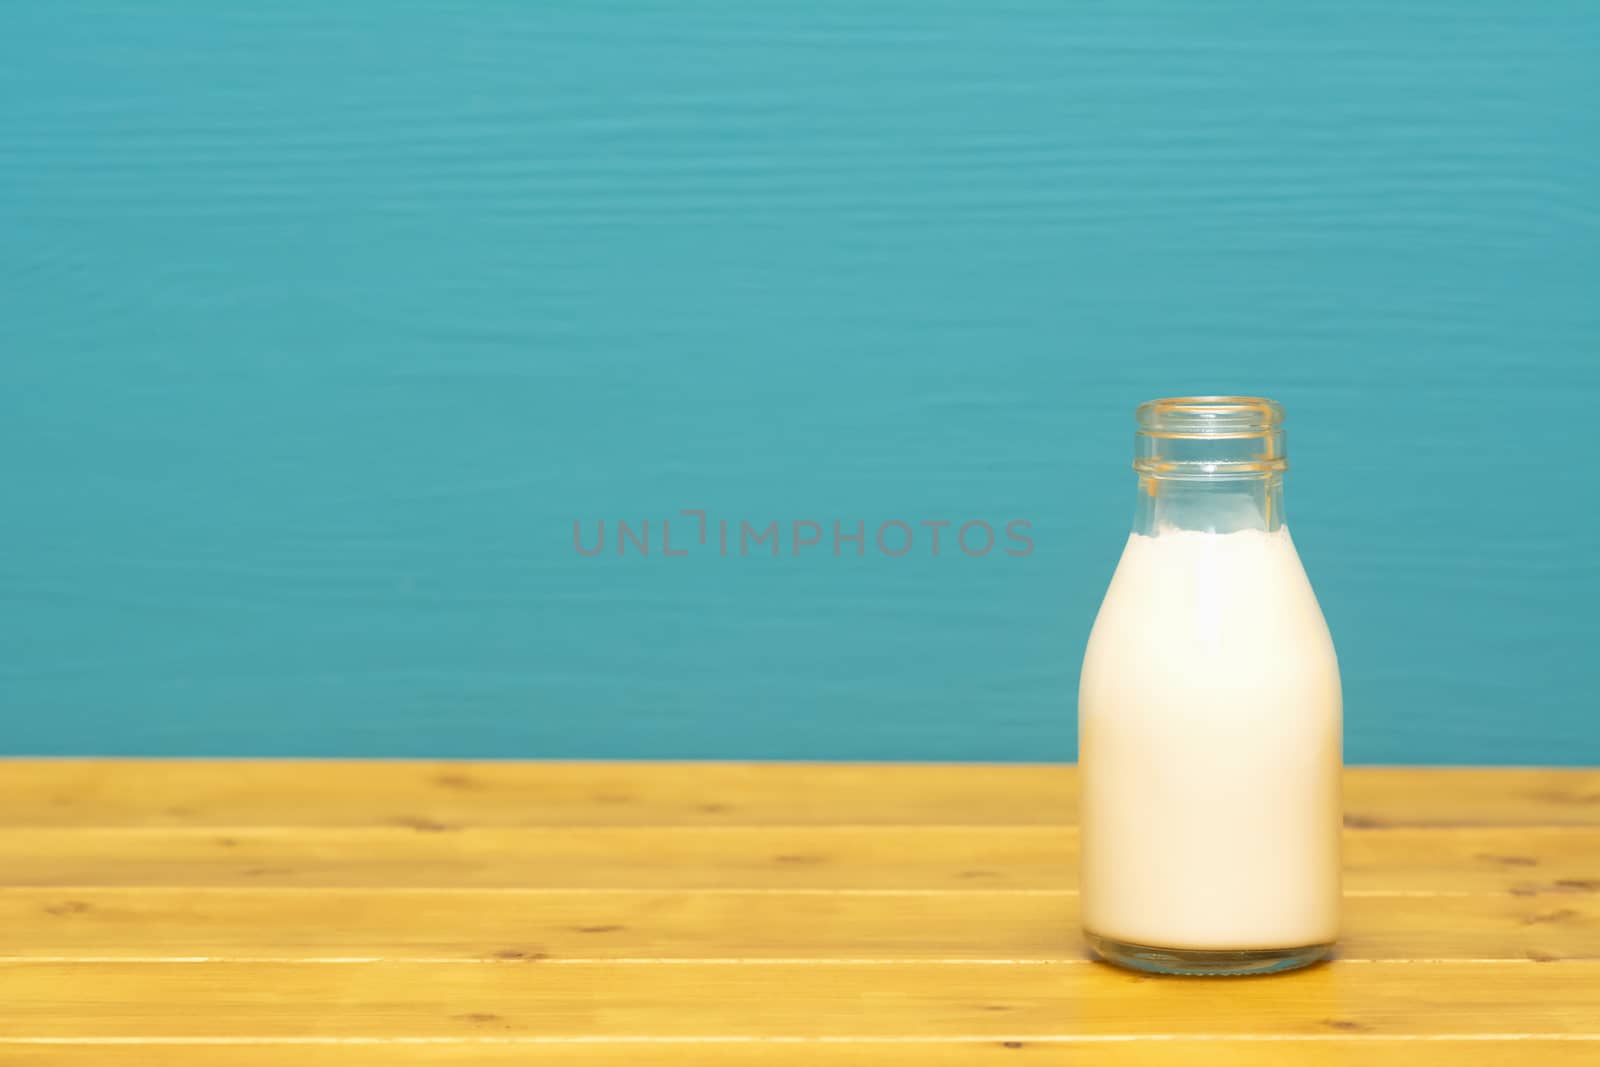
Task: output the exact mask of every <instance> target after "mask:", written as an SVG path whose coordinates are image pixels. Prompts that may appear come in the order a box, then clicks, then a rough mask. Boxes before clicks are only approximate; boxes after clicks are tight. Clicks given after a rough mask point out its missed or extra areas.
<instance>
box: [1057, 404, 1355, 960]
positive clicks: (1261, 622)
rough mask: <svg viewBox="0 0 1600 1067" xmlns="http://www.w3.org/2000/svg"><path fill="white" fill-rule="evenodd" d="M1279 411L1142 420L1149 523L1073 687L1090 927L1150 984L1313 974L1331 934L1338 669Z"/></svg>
mask: <svg viewBox="0 0 1600 1067" xmlns="http://www.w3.org/2000/svg"><path fill="white" fill-rule="evenodd" d="M1282 420H1283V411H1282V408H1280V407H1279V406H1278V405H1277V404H1276V403H1273V402H1272V401H1269V400H1262V399H1259V398H1254V397H1179V398H1174V399H1168V400H1157V401H1152V402H1151V403H1148V404H1145V405H1142V406H1141V407H1140V408H1139V411H1138V421H1139V432H1138V436H1137V442H1138V448H1137V458H1136V459H1135V462H1134V467H1135V469H1136V470H1137V471H1138V474H1139V506H1138V513H1137V516H1136V519H1135V524H1134V531H1133V533H1132V535H1131V536H1130V537H1129V538H1128V543H1127V545H1126V547H1125V548H1124V549H1123V553H1122V558H1121V561H1120V562H1119V563H1118V564H1117V569H1116V573H1115V574H1114V575H1113V577H1112V579H1111V586H1110V588H1109V589H1108V590H1107V592H1106V596H1105V600H1104V602H1103V603H1102V604H1101V606H1100V613H1099V615H1098V616H1097V617H1096V619H1095V623H1094V629H1093V632H1092V633H1091V635H1090V637H1089V646H1088V650H1087V652H1086V653H1085V656H1084V662H1083V675H1082V680H1081V683H1080V687H1079V697H1078V719H1079V761H1080V788H1081V819H1082V844H1081V851H1082V881H1081V894H1082V897H1081V899H1082V912H1083V925H1084V930H1085V933H1086V935H1087V937H1088V939H1089V942H1090V945H1091V946H1092V947H1093V948H1094V949H1095V951H1096V952H1098V953H1099V954H1100V955H1101V956H1102V957H1104V958H1105V959H1107V960H1109V961H1111V962H1113V963H1118V964H1121V965H1123V966H1128V967H1134V968H1137V969H1141V970H1148V971H1158V972H1172V973H1185V974H1254V973H1262V972H1267V971H1276V970H1286V969H1289V968H1291V967H1297V966H1302V965H1304V964H1307V963H1311V962H1314V961H1315V960H1317V959H1319V958H1321V957H1322V956H1323V955H1325V954H1326V953H1327V951H1328V950H1329V948H1330V947H1331V945H1332V942H1333V941H1334V939H1335V937H1336V936H1337V934H1338V925H1339V833H1340V827H1341V816H1340V803H1339V781H1340V762H1341V761H1340V716H1341V701H1340V691H1339V667H1338V661H1337V659H1336V658H1335V655H1334V650H1333V642H1332V640H1331V639H1330V637H1329V635H1328V627H1327V624H1326V623H1325V622H1324V621H1323V618H1322V611H1321V609H1320V608H1319V607H1318V606H1317V598H1316V595H1315V594H1314V593H1313V592H1312V591H1311V583H1310V581H1309V580H1308V579H1307V578H1306V573H1305V570H1304V569H1303V568H1302V567H1301V565H1300V557H1299V555H1298V554H1297V553H1296V552H1295V547H1294V541H1293V540H1292V539H1291V538H1290V536H1289V528H1288V526H1287V524H1286V523H1285V522H1284V517H1283V495H1282V472H1283V470H1284V468H1285V466H1286V462H1285V458H1284V449H1283V432H1282V429H1281V424H1282Z"/></svg>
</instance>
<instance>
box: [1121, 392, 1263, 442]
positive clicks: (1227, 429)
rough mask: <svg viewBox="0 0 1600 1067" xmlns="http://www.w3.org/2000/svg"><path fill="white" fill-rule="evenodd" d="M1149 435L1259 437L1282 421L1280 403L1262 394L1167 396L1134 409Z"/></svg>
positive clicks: (1143, 429) (1135, 414) (1141, 427)
mask: <svg viewBox="0 0 1600 1067" xmlns="http://www.w3.org/2000/svg"><path fill="white" fill-rule="evenodd" d="M1134 418H1135V419H1136V420H1137V421H1138V423H1139V433H1140V434H1142V435H1145V436H1148V437H1262V436H1265V435H1267V434H1270V433H1272V432H1273V431H1274V430H1276V429H1277V428H1278V427H1279V426H1281V425H1283V405H1282V404H1280V403H1278V402H1277V401H1276V400H1268V399H1267V398H1266V397H1264V396H1169V397H1163V398H1162V399H1160V400H1147V401H1145V402H1144V403H1143V404H1140V405H1139V407H1138V410H1136V411H1135V412H1134Z"/></svg>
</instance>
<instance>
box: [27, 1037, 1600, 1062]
mask: <svg viewBox="0 0 1600 1067" xmlns="http://www.w3.org/2000/svg"><path fill="white" fill-rule="evenodd" d="M336 1040H337V1039H335V1041H336ZM0 1050H3V1052H0V1054H3V1056H4V1061H3V1062H4V1063H5V1064H6V1065H7V1067H120V1065H123V1064H141V1065H144V1064H159V1065H161V1067H283V1064H285V1063H287V1062H292V1063H294V1064H295V1067H462V1065H466V1064H471V1065H473V1067H478V1065H482V1067H502V1065H504V1067H512V1065H515V1067H527V1065H528V1064H529V1063H538V1064H540V1065H541V1067H543V1065H550V1067H638V1065H639V1064H641V1063H648V1064H651V1065H655V1067H746V1065H750V1064H756V1065H762V1067H774V1065H777V1067H813V1065H814V1067H969V1065H978V1067H988V1065H991V1064H992V1065H994V1067H1017V1065H1019V1064H1026V1065H1029V1067H1033V1065H1042V1067H1055V1065H1070V1067H1082V1065H1083V1064H1094V1065H1095V1067H1196V1065H1210V1064H1227V1065H1229V1067H1284V1065H1285V1064H1293V1065H1294V1067H1349V1065H1350V1064H1352V1063H1360V1064H1361V1065H1362V1067H1418V1064H1419V1063H1420V1064H1434V1063H1438V1064H1449V1065H1450V1067H1506V1065H1507V1064H1515V1065H1518V1067H1523V1065H1529V1067H1593V1065H1594V1063H1595V1061H1596V1057H1597V1056H1600V1047H1597V1044H1596V1042H1595V1041H1592V1040H1588V1039H1586V1038H1583V1037H1579V1038H1571V1037H1568V1038H1553V1037H1526V1036H1522V1035H1515V1034H1511V1035H1503V1036H1502V1037H1498V1038H1491V1039H1488V1040H1485V1039H1483V1038H1481V1037H1480V1038H1476V1039H1473V1038H1454V1039H1452V1038H1448V1037H1446V1038H1437V1037H1428V1038H1424V1039H1422V1040H1420V1041H1419V1040H1418V1039H1416V1038H1413V1037H1409V1036H1405V1035H1398V1036H1387V1035H1381V1034H1363V1035H1335V1034H1328V1035H1315V1036H1313V1035H1306V1036H1305V1037H1304V1038H1270V1039H1267V1040H1247V1039H1237V1038H1222V1039H1205V1038H1198V1039H1196V1038H1176V1039H1163V1040H1160V1041H1154V1042H1150V1041H1120V1040H1113V1041H1096V1040H1093V1039H1076V1040H1074V1039H1066V1040H1058V1041H1039V1040H1032V1041H1015V1040H998V1041H997V1040H992V1039H991V1040H983V1041H962V1042H951V1041H896V1042H875V1041H850V1042H827V1043H817V1042H802V1043H794V1042H767V1043H759V1042H737V1043H727V1044H706V1043H701V1042H693V1043H688V1044H678V1043H659V1042H653V1043H635V1042H626V1041H617V1042H610V1041H608V1042H604V1043H600V1044H569V1045H551V1044H539V1045H532V1046H530V1045H526V1044H517V1043H515V1042H511V1043H507V1044H491V1043H484V1042H477V1041H471V1040H462V1041H452V1042H447V1043H430V1044H421V1045H418V1044H412V1045H406V1044H400V1043H398V1042H383V1041H379V1042H375V1043H373V1044H350V1043H330V1044H326V1045H307V1044H298V1043H297V1044H274V1043H262V1042H257V1043H252V1044H249V1045H228V1044H199V1045H190V1044H182V1045H174V1044H170V1043H161V1042H160V1041H147V1040H142V1039H140V1040H137V1041H136V1042H134V1043H130V1044H126V1045H104V1044H60V1045H44V1046H38V1045H26V1044H17V1043H8V1042H6V1041H5V1039H4V1038H3V1037H0Z"/></svg>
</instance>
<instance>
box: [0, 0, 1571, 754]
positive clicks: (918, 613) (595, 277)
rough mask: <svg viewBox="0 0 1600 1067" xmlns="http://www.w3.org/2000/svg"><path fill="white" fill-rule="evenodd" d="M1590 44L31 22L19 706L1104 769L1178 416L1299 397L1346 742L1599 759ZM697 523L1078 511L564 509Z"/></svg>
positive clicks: (647, 11)
mask: <svg viewBox="0 0 1600 1067" xmlns="http://www.w3.org/2000/svg"><path fill="white" fill-rule="evenodd" d="M1597 55H1600V8H1597V7H1596V6H1595V5H1592V4H1586V3H1579V2H1576V0H1574V2H1567V3H1556V2H1534V3H1513V2H1511V0H1497V2H1492V3H1459V2H1442V0H1440V2H1421V3H1407V4H1392V3H1375V2H1356V3H1342V2H1341V3H1332V2H1319V3H1313V4H1297V5H1290V6H1289V7H1287V8H1285V7H1283V6H1281V5H1270V4H1255V3H1242V2H1227V3H1218V4H1206V5H1196V4H1190V3H1180V2H1178V0H1162V2H1157V3H1146V4H1134V5H1128V4H1112V3H1105V4H1075V5H1061V4H1056V3H1044V2H1019V3H1005V4H999V5H997V4H991V3H982V2H979V0H962V2H959V3H938V2H931V3H930V2H926V0H917V2H915V3H912V2H909V0H868V2H865V3H862V2H856V0H851V2H843V0H822V2H819V3H813V4H789V5H779V4H755V5H752V4H747V3H726V2H716V3H676V4H667V3H656V2H637V3H576V2H573V3H558V4H532V3H510V2H504V3H502V2H487V0H486V2H481V3H467V4H449V3H443V2H439V3H400V2H384V3H378V2H366V0H360V2H358V0H349V2H344V3H334V4H326V3H287V4H268V5H242V4H216V3H200V2H183V3H174V2H153V3H150V4H143V5H130V4H110V3H107V4H85V3H76V2H62V3H53V4H44V3H40V4H12V5H7V6H6V7H5V8H4V9H3V10H0V360H3V362H0V455H3V456H4V461H3V465H0V470H3V471H4V473H5V477H4V484H5V489H6V492H5V501H4V506H3V528H0V604H3V609H0V749H3V751H5V752H9V753H28V754H48V753H183V754H195V755H214V754H284V755H287V754H319V755H323V754H326V755H333V754H341V755H344V754H348V755H382V756H390V755H396V756H398V755H407V756H411V755H441V756H504V757H615V756H626V757H633V756H637V757H680V756H682V757H786V758H788V757H793V758H813V757H818V758H872V759H880V758H890V759H893V758H905V759H1001V760H1007V759H1033V758H1041V757H1043V758H1052V759H1054V758H1068V757H1071V756H1072V755H1073V752H1074V742H1073V734H1074V720H1073V700H1074V691H1075V687H1076V682H1077V668H1078V659H1079V655H1080V652H1081V649H1082V644H1083V640H1084V638H1085V636H1086V634H1087V631H1088V626H1089V623H1090V621H1091V618H1092V615H1093V612H1094V609H1095V607H1096V604H1097V602H1098V599H1099V596H1100V594H1101V592H1102V590H1103V589H1104V585H1105V582H1106V580H1107V578H1108V577H1109V575H1110V572H1111V568H1112V566H1113V563H1114V561H1115V559H1116V555H1117V552H1118V550H1119V547H1120V544H1121V541H1122V539H1123V537H1124V535H1125V531H1126V528H1127V524H1128V521H1129V518H1130V516H1131V514H1132V504H1133V484H1132V476H1131V474H1130V472H1129V470H1128V461H1129V458H1130V456H1131V429H1132V425H1131V411H1132V407H1133V405H1134V404H1135V403H1136V402H1138V401H1140V400H1142V399H1145V398H1147V397H1151V396H1157V395H1164V394H1172V393H1180V392H1191V391H1249V392H1259V393H1266V394H1268V395H1272V396H1275V397H1277V398H1279V399H1281V400H1282V401H1283V402H1284V403H1285V404H1286V405H1287V407H1288V410H1289V415H1290V421H1289V430H1290V447H1291V456H1292V458H1293V460H1294V461H1295V467H1294V470H1293V471H1291V474H1290V482H1289V496H1288V500H1289V514H1290V517H1291V524H1292V525H1293V527H1294V529H1295V532H1296V538H1297V540H1298V541H1299V543H1300V546H1301V550H1302V553H1303V555H1304V557H1305V559H1306V562H1307V565H1308V568H1309V569H1310V571H1311V573H1312V577H1313V579H1314V581H1315V582H1316V583H1317V586H1318V589H1319V592H1320V594H1321V597H1322V600H1323V605H1324V608H1325V610H1326V613H1327V615H1328V617H1329V620H1330V622H1331V624H1332V626H1333V628H1334V632H1335V636H1336V638H1337V641H1338V644H1339V648H1340V651H1341V654H1342V659H1343V663H1344V671H1345V682H1346V699H1347V721H1348V754H1349V756H1350V758H1351V759H1352V760H1359V761H1414V762H1452V761H1473V762H1508V763H1515V762H1548V763H1583V762H1591V763H1594V762H1600V716H1597V715H1596V705H1595V700H1594V694H1595V692H1596V689H1597V682H1600V668H1597V666H1596V662H1597V655H1596V648H1597V647H1600V625H1597V622H1596V612H1595V605H1596V604H1597V603H1600V565H1597V556H1596V548H1597V547H1600V546H1597V544H1596V540H1597V538H1596V535H1595V533H1594V529H1595V519H1596V516H1595V493H1596V479H1595V475H1594V473H1593V470H1592V464H1591V463H1590V462H1589V460H1588V458H1587V449H1588V445H1589V442H1590V440H1591V439H1592V438H1593V436H1594V430H1593V418H1594V413H1595V412H1596V410H1600V361H1597V355H1596V343H1597V340H1600V301H1597V299H1596V279H1597V278H1600V206H1597V205H1600V119H1597V117H1596V116H1597V114H1600V109H1597V108H1596V106H1595V105H1596V101H1597V100H1600V78H1597V75H1596V73H1595V72H1596V69H1597V67H1600V64H1597V63H1596V56H1597ZM683 508H705V509H708V510H709V512H710V515H711V517H712V519H713V520H715V519H717V518H730V519H733V520H735V521H736V522H737V521H738V520H747V521H750V522H752V523H756V524H757V525H764V524H765V522H766V521H768V520H771V519H779V520H784V521H789V520H792V519H815V520H819V521H822V522H825V523H831V522H832V521H834V520H841V521H843V522H845V523H846V524H847V526H848V525H853V523H854V522H855V521H856V520H858V519H859V520H862V521H864V522H866V523H868V524H869V529H870V528H871V527H874V526H876V524H878V523H880V522H883V521H885V520H889V519H902V520H904V521H907V522H910V523H916V522H921V521H924V520H938V519H948V520H953V521H955V522H958V523H959V522H963V521H968V520H976V519H982V520H985V521H989V522H992V523H995V524H997V525H998V524H1002V523H1004V522H1005V521H1008V520H1011V519H1023V520H1027V521H1029V522H1031V523H1032V527H1031V529H1032V535H1033V540H1034V544H1035V550H1034V552H1033V553H1032V554H1031V555H1029V556H1026V557H1020V558H1018V557H1009V556H1005V555H1003V554H1001V553H1000V552H999V551H996V552H994V553H992V554H991V555H989V556H986V557H983V558H981V559H977V558H968V557H965V556H962V555H961V554H960V553H959V552H950V551H949V545H948V542H946V551H945V553H944V554H942V555H941V556H940V557H939V558H934V557H932V556H931V555H930V554H925V551H924V550H923V549H922V548H921V547H920V546H919V547H918V549H917V550H916V551H914V552H912V553H911V554H909V555H907V556H906V557H904V558H900V559H891V558H887V557H885V556H883V555H881V554H879V553H878V552H877V550H876V549H875V548H873V549H871V551H870V554H869V555H868V556H867V557H866V558H862V559H854V558H848V557H847V558H834V557H833V556H832V554H831V551H829V550H827V548H826V546H825V547H824V549H822V550H817V551H814V552H811V553H808V554H805V555H802V556H801V557H800V558H798V559H797V558H794V557H793V556H792V555H790V554H789V552H788V545H787V543H786V544H785V546H784V555H783V556H782V557H781V558H779V559H776V560H775V559H772V558H770V557H755V556H752V557H748V558H737V556H734V557H731V558H727V559H724V558H720V557H718V556H717V555H716V554H715V553H713V552H711V551H709V549H707V548H699V547H697V549H696V551H693V552H691V553H690V554H689V555H688V556H686V557H682V558H672V559H663V558H661V557H660V555H659V542H657V543H656V544H654V545H652V548H653V549H656V551H655V552H653V553H652V556H651V557H650V558H648V559H640V558H635V557H632V556H630V557H628V558H624V559H618V558H616V557H615V556H614V555H611V556H607V557H604V558H595V559H587V558H582V557H580V556H579V555H578V554H577V553H576V552H575V551H574V549H573V543H572V526H573V522H574V520H582V521H583V522H584V523H585V524H586V526H585V529H586V530H588V531H590V533H591V534H592V530H593V523H594V522H595V521H596V520H598V519H601V518H605V519H607V520H609V521H610V522H612V523H614V522H615V521H616V520H617V519H627V520H630V521H633V522H637V521H640V520H646V519H649V520H652V524H653V525H655V526H656V531H657V535H659V526H658V525H656V524H658V523H659V521H660V520H661V519H662V518H664V517H668V516H672V515H674V514H676V513H677V512H678V511H679V509H683ZM681 521H682V522H683V527H682V528H681V529H678V528H675V529H674V537H675V539H681V538H683V537H684V535H685V534H686V533H687V531H688V526H689V523H688V520H681ZM923 532H924V533H925V532H926V531H925V530H924V531H923ZM869 536H870V535H869ZM946 536H948V534H947V535H946ZM678 543H680V544H681V543H682V540H679V541H678Z"/></svg>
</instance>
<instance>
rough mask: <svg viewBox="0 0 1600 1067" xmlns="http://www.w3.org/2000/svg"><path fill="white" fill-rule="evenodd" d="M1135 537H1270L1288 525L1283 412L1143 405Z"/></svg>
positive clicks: (1257, 405)
mask: <svg viewBox="0 0 1600 1067" xmlns="http://www.w3.org/2000/svg"><path fill="white" fill-rule="evenodd" d="M1136 418H1137V420H1138V424H1139V430H1138V434H1137V436H1136V437H1135V440H1134V461H1133V469H1134V470H1136V471H1137V472H1138V473H1139V503H1138V507H1137V509H1136V511H1135V514H1134V526H1133V528H1134V532H1135V533H1141V534H1145V535H1146V536H1152V537H1153V536H1158V535H1159V534H1161V533H1163V532H1165V531H1168V530H1193V531H1199V532H1202V533H1217V534H1224V533H1238V532H1240V531H1243V530H1259V531H1262V532H1266V533H1271V532H1273V531H1275V530H1279V529H1281V528H1282V527H1283V523H1284V517H1283V472H1284V470H1285V469H1287V467H1288V465H1289V463H1288V458H1287V455H1286V452H1285V449H1284V437H1283V408H1282V407H1280V406H1279V405H1278V404H1277V403H1275V402H1274V401H1271V400H1266V399H1264V398H1261V397H1244V396H1193V397H1171V398H1168V399H1165V400H1152V401H1150V402H1149V403H1147V404H1142V405H1140V407H1139V410H1138V412H1137V413H1136Z"/></svg>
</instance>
